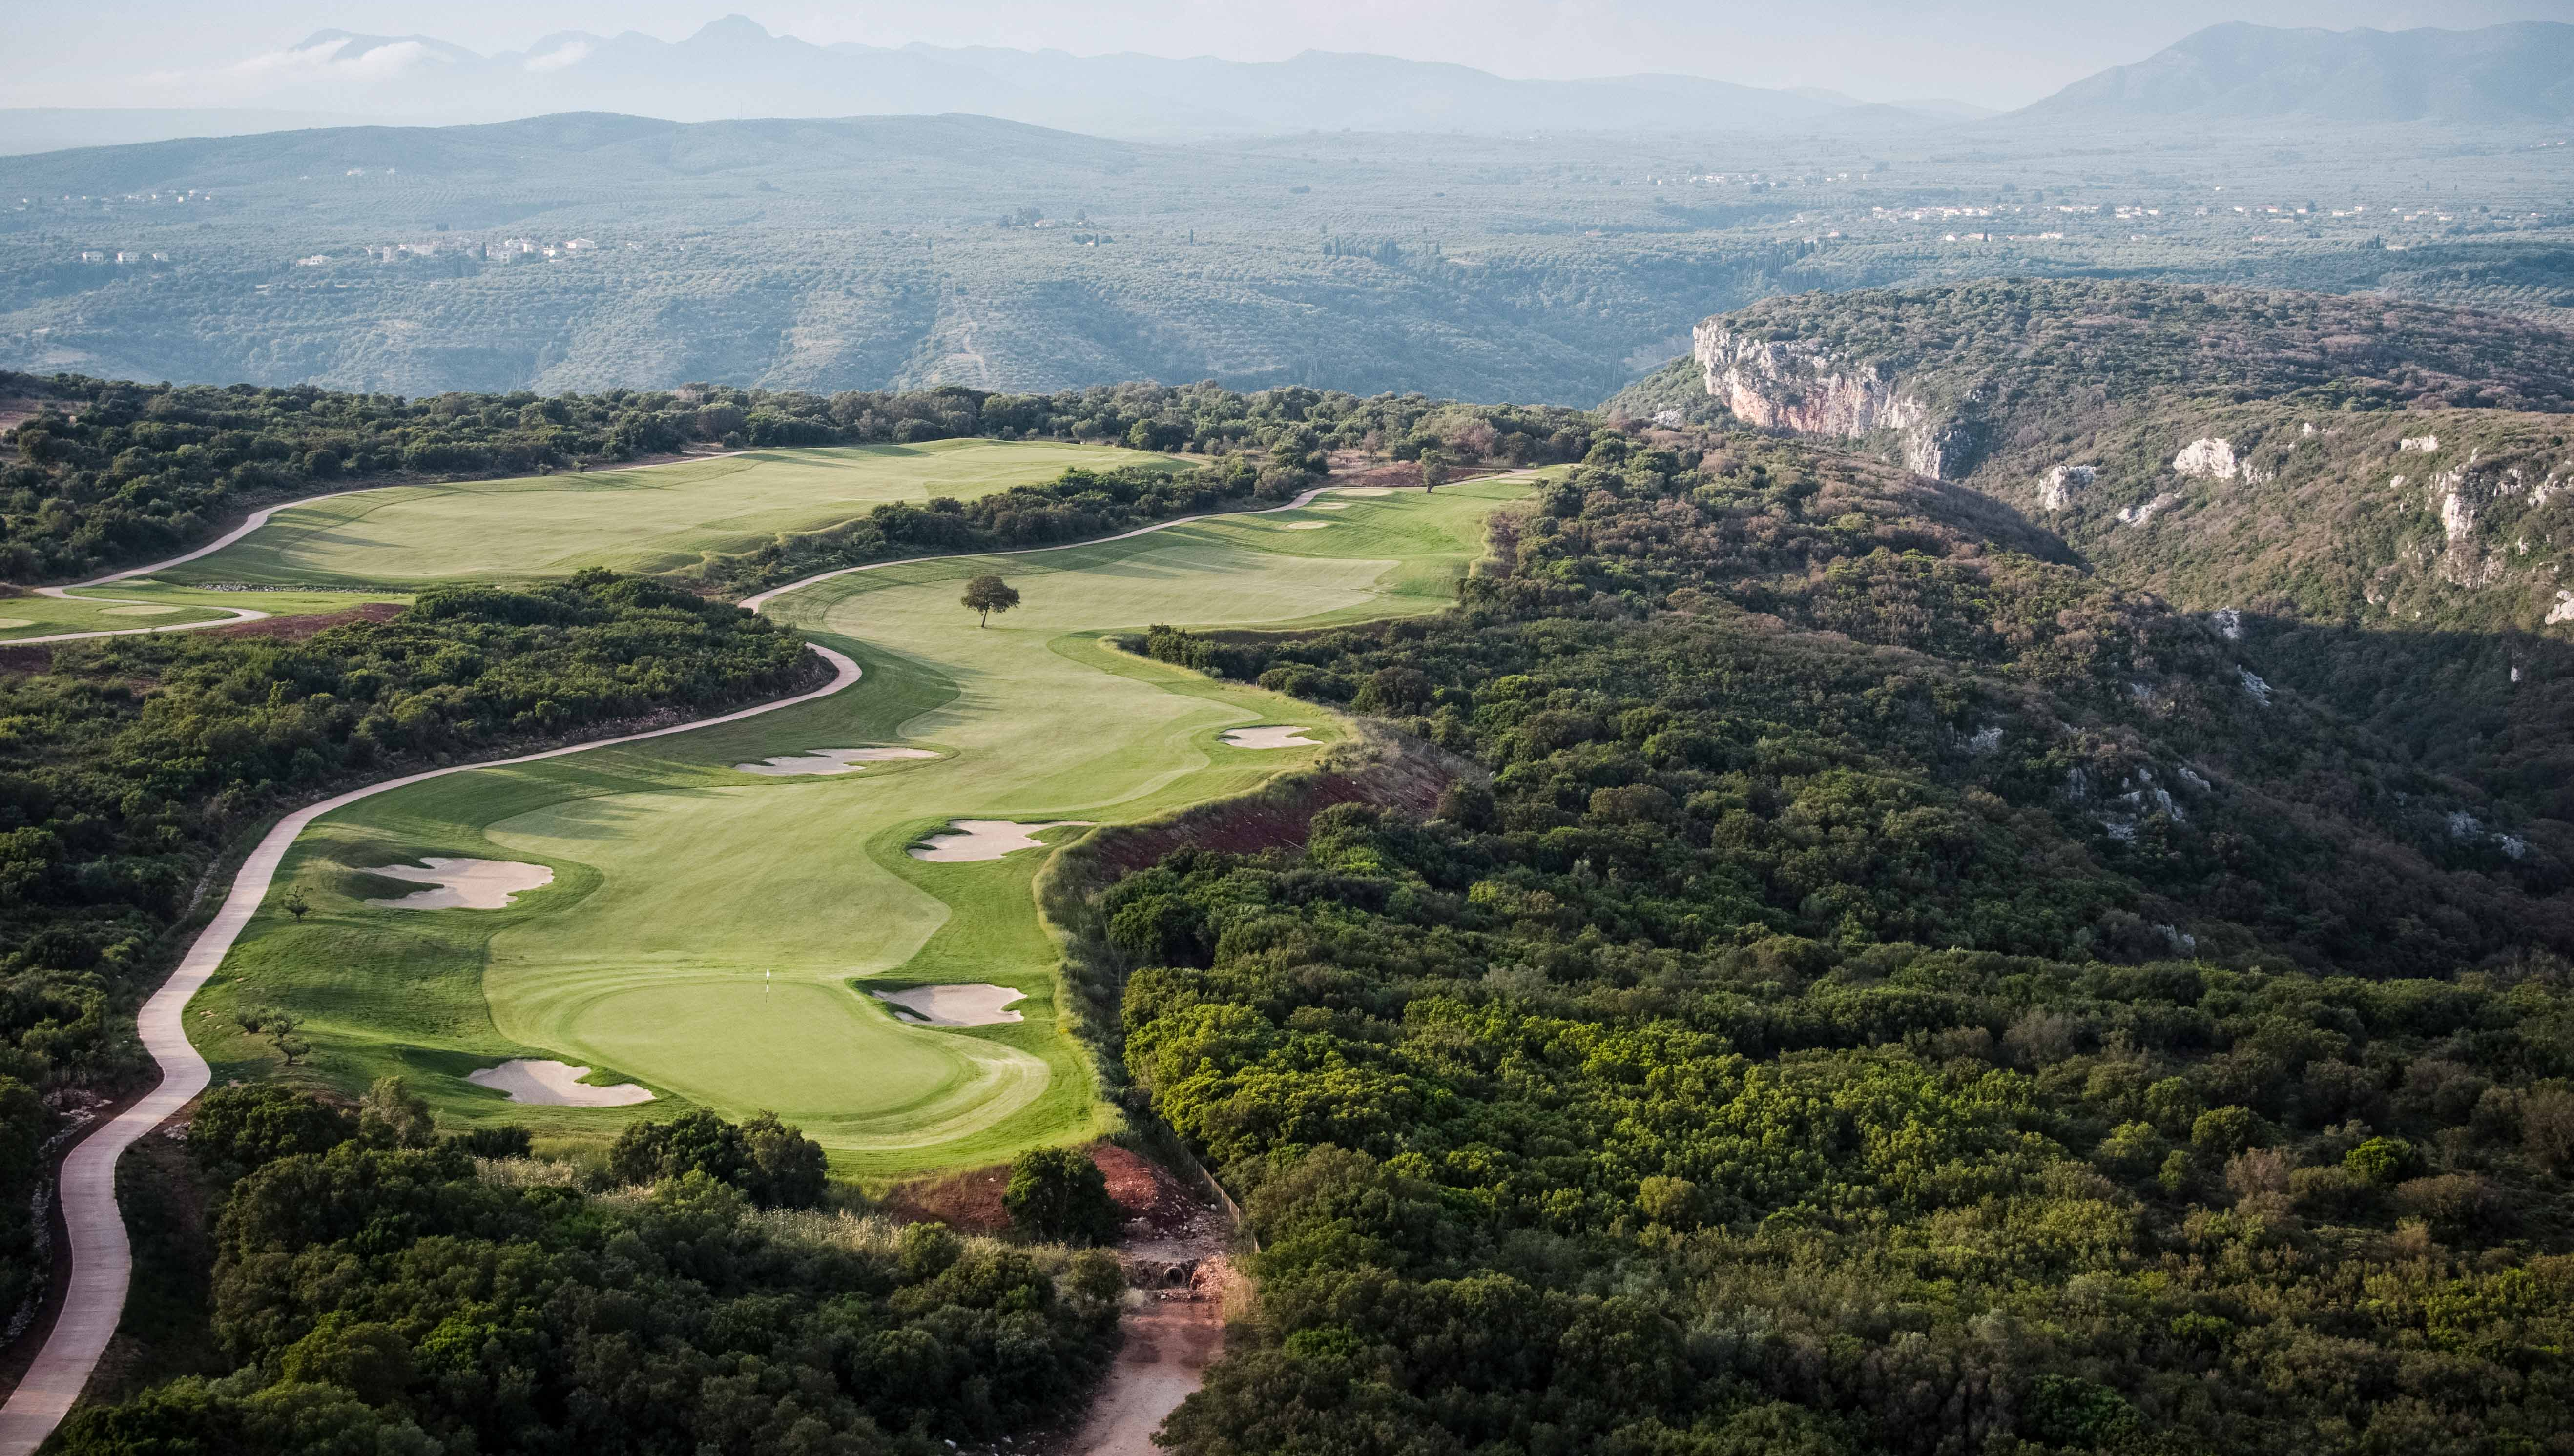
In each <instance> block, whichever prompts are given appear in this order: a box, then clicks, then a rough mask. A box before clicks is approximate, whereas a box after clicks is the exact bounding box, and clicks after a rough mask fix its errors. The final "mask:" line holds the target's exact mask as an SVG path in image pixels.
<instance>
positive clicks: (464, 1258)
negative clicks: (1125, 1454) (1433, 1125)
mask: <svg viewBox="0 0 2574 1456" xmlns="http://www.w3.org/2000/svg"><path fill="white" fill-rule="evenodd" d="M646 1144H650V1145H649V1146H647V1145H646ZM188 1147H189V1152H190V1154H191V1157H192V1159H193V1161H194V1162H195V1164H196V1168H197V1171H198V1174H199V1176H201V1177H202V1178H203V1179H204V1181H205V1184H206V1187H207V1192H208V1195H209V1196H210V1197H211V1198H212V1199H213V1201H214V1203H215V1206H216V1207H217V1209H218V1210H219V1211H218V1214H217V1217H216V1220H215V1224H214V1229H213V1236H212V1264H211V1268H210V1269H207V1270H206V1271H204V1272H205V1277H206V1279H207V1281H208V1285H209V1288H208V1291H207V1293H206V1295H205V1297H204V1305H203V1307H202V1308H201V1309H198V1310H195V1311H194V1315H195V1317H198V1318H202V1319H203V1321H204V1323H205V1324H206V1325H207V1326H208V1327H209V1328H208V1333H209V1334H210V1335H211V1337H212V1340H213V1343H214V1346H215V1358H214V1360H213V1361H212V1362H211V1363H213V1364H214V1365H215V1366H216V1367H217V1369H218V1370H220V1371H226V1372H229V1373H220V1374H215V1375H213V1376H212V1377H211V1378H209V1377H208V1376H203V1375H201V1376H192V1377H189V1378H183V1379H180V1380H177V1381H173V1382H170V1383H167V1384H163V1385H159V1386H157V1387H154V1388H152V1389H149V1390H146V1391H144V1392H143V1393H141V1394H139V1395H137V1396H135V1397H134V1398H133V1399H131V1400H128V1401H125V1402H122V1403H117V1404H108V1405H100V1406H92V1407H89V1408H86V1409H84V1410H82V1411H80V1412H79V1413H77V1414H75V1415H74V1416H73V1417H72V1418H71V1419H70V1420H69V1421H68V1422H66V1423H65V1425H64V1427H63V1429H62V1433H61V1435H60V1436H59V1437H58V1438H57V1439H56V1441H55V1443H54V1445H53V1447H52V1449H54V1450H57V1451H60V1452H63V1453H65V1456H134V1453H137V1452H144V1451H152V1452H165V1453H178V1452H186V1453H192V1456H343V1453H358V1452H365V1453H372V1456H395V1453H399V1456H434V1453H439V1452H457V1451H481V1452H495V1453H500V1452H532V1453H533V1452H555V1451H568V1450H581V1451H589V1452H596V1453H600V1456H663V1453H666V1456H696V1453H700V1452H709V1451H721V1452H734V1453H751V1452H777V1453H785V1456H876V1453H885V1456H891V1453H897V1452H899V1453H905V1456H927V1453H928V1452H931V1451H945V1450H947V1449H949V1447H948V1446H947V1445H945V1444H941V1441H942V1440H943V1441H946V1442H951V1443H952V1442H953V1441H954V1440H955V1439H956V1438H958V1437H963V1438H966V1439H969V1440H977V1441H983V1442H988V1441H991V1440H992V1439H994V1438H996V1437H999V1436H1001V1435H1002V1434H1004V1433H1005V1432H1009V1431H1013V1430H1020V1429H1024V1428H1025V1427H1027V1426H1028V1425H1029V1424H1031V1423H1033V1422H1035V1421H1038V1420H1042V1419H1044V1418H1046V1417H1048V1416H1051V1415H1052V1414H1054V1413H1055V1412H1056V1411H1057V1410H1058V1409H1060V1408H1061V1406H1062V1405H1063V1403H1064V1402H1066V1401H1067V1400H1070V1399H1073V1398H1074V1397H1076V1396H1077V1395H1078V1394H1079V1393H1080V1392H1081V1391H1082V1390H1083V1389H1085V1388H1086V1387H1087V1385H1088V1384H1089V1382H1090V1381H1091V1380H1092V1379H1093V1378H1095V1376H1096V1375H1097V1373H1098V1371H1099V1369H1100V1368H1101V1366H1102V1365H1103V1364H1104V1363H1105V1362H1106V1359H1107V1357H1108V1355H1109V1354H1110V1353H1111V1351H1112V1350H1113V1349H1114V1347H1115V1330H1116V1315H1117V1299H1118V1296H1119V1295H1120V1294H1122V1293H1123V1292H1124V1289H1125V1279H1124V1276H1123V1275H1122V1274H1121V1273H1120V1271H1119V1269H1118V1266H1117V1262H1116V1260H1115V1259H1114V1258H1112V1257H1110V1256H1108V1255H1106V1254H1102V1253H1096V1252H1088V1253H1076V1252H1072V1251H1070V1250H1067V1249H1063V1248H1060V1247H1054V1246H1047V1245H1035V1244H1016V1245H1005V1244H1001V1243H998V1242H995V1241H993V1240H990V1239H974V1240H970V1241H969V1240H965V1239H960V1238H958V1237H956V1236H955V1235H953V1234H951V1233H949V1232H948V1231H947V1230H946V1229H945V1228H943V1227H940V1226H938V1225H935V1224H914V1225H910V1226H908V1227H900V1228H898V1227H896V1226H894V1225H893V1224H891V1223H890V1222H888V1221H886V1220H883V1219H876V1218H860V1217H853V1216H850V1215H848V1214H845V1213H829V1212H818V1211H809V1205H810V1203H811V1202H812V1201H813V1199H812V1197H811V1194H812V1193H813V1192H815V1191H817V1190H818V1186H819V1181H820V1179H819V1172H820V1167H821V1148H820V1147H819V1146H817V1145H816V1144H814V1143H812V1142H811V1141H809V1140H807V1139H805V1138H804V1137H802V1136H801V1134H799V1133H798V1132H797V1131H796V1130H795V1129H794V1128H791V1127H782V1126H779V1125H777V1124H776V1122H775V1121H774V1119H754V1120H753V1121H752V1122H749V1123H744V1124H740V1125H738V1126H736V1125H735V1124H732V1123H728V1122H725V1121H723V1120H722V1119H721V1118H718V1117H715V1116H714V1115H713V1114H711V1113H707V1112H694V1113H689V1114H686V1115H684V1116H682V1117H680V1118H677V1119H675V1120H673V1121H668V1122H643V1123H636V1124H634V1125H633V1126H632V1127H630V1128H629V1130H628V1132H627V1134H626V1135H625V1136H624V1137H622V1138H621V1139H620V1141H619V1144H618V1146H617V1147H616V1148H614V1149H612V1150H611V1152H610V1153H609V1155H608V1163H609V1165H608V1166H604V1167H597V1168H585V1167H582V1166H577V1165H575V1164H571V1163H565V1162H551V1161H543V1160H538V1159H533V1158H530V1157H528V1156H527V1153H528V1150H529V1149H528V1137H527V1134H526V1133H525V1131H523V1130H521V1129H517V1128H509V1127H501V1128H487V1129H483V1130H481V1131H478V1132H475V1133H471V1134H466V1135H463V1136H449V1137H440V1136H437V1135H436V1134H434V1133H433V1132H432V1131H431V1130H430V1127H429V1110H428V1107H427V1105H426V1104H425V1103H422V1102H421V1101H419V1099H418V1098H417V1097H414V1096H411V1095H410V1094H409V1093H408V1092H406V1091H405V1090H404V1089H403V1087H402V1086H401V1084H400V1083H399V1082H398V1081H396V1080H392V1079H388V1080H387V1081H386V1082H384V1083H380V1084H378V1085H377V1087H376V1088H375V1089H374V1091H373V1092H370V1093H369V1094H368V1096H367V1098H366V1100H365V1102H364V1103H363V1104H362V1105H361V1107H360V1108H359V1109H358V1110H357V1112H356V1114H355V1115H352V1114H351V1113H350V1111H348V1110H347V1109H344V1108H339V1107H334V1106H330V1105H327V1104H324V1103H321V1102H317V1101H315V1100H313V1099H312V1098H310V1097H308V1096H306V1095H305V1094H303V1093H301V1092H290V1091H287V1090H284V1089H280V1088H274V1087H234V1088H224V1089H219V1090H217V1091H215V1092H210V1093H208V1094H207V1096H206V1097H205V1099H204V1100H203V1101H202V1102H201V1103H200V1104H199V1106H198V1108H197V1111H196V1113H195V1115H194V1117H193V1118H192V1120H191V1123H190V1128H189V1138H188ZM781 1169H800V1170H802V1171H803V1172H805V1173H807V1174H809V1175H808V1176H801V1177H799V1176H795V1175H792V1174H791V1173H790V1175H789V1176H787V1177H785V1178H782V1179H781V1178H780V1177H779V1176H777V1175H776V1174H777V1173H778V1171H779V1170H781ZM798 1185H801V1193H802V1194H803V1195H802V1196H797V1195H796V1194H795V1193H794V1192H790V1191H788V1189H789V1188H791V1187H796V1186H798ZM191 1232H193V1230H178V1231H176V1232H175V1234H174V1235H173V1237H174V1241H176V1240H183V1239H185V1238H186V1237H187V1236H188V1235H189V1234H190V1233H191ZM162 1333H163V1334H164V1335H165V1336H167V1335H171V1334H175V1333H176V1331H163V1332H162ZM933 1437H935V1438H939V1439H933Z"/></svg>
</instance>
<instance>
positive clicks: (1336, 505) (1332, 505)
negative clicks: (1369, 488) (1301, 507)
mask: <svg viewBox="0 0 2574 1456" xmlns="http://www.w3.org/2000/svg"><path fill="white" fill-rule="evenodd" d="M1305 508H1306V509H1307V510H1347V509H1349V508H1350V503H1349V502H1348V501H1346V500H1325V501H1319V502H1317V503H1315V504H1313V505H1309V506H1307V507H1305Z"/></svg>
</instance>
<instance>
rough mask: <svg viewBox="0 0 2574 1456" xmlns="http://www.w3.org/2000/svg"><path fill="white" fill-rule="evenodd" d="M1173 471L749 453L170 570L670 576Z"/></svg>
mask: <svg viewBox="0 0 2574 1456" xmlns="http://www.w3.org/2000/svg"><path fill="white" fill-rule="evenodd" d="M1152 463H1161V464H1167V465H1168V466H1169V467H1170V468H1172V469H1180V468H1183V465H1182V463H1181V462H1180V461H1178V460H1174V459H1172V458H1171V457H1169V456H1166V455H1155V454H1147V453H1145V452H1142V451H1139V450H1121V449H1111V448H1108V447H1106V446H1102V445H1081V444H1061V443H1056V442H1052V441H1023V442H1009V441H1002V440H989V439H949V440H935V441H930V442H926V443H922V444H909V445H855V446H847V447H841V448H831V449H793V450H783V449H781V450H757V451H752V452H750V453H746V454H738V455H726V456H721V457H717V458H710V459H705V460H690V461H684V462H681V463H677V464H668V465H654V466H650V467H648V468H640V469H631V470H594V471H592V472H591V473H589V474H587V475H574V474H554V475H543V476H531V477H527V478H522V479H516V480H469V481H461V482H458V483H455V484H448V485H404V486H395V487H391V488H388V489H384V490H369V491H364V492H361V493H357V494H351V495H343V496H339V497H336V498H333V499H329V500H322V501H317V502H315V503H313V504H311V505H305V506H298V507H296V508H295V509H292V510H282V511H279V512H278V513H277V514H276V515H275V516H274V517H272V518H271V519H270V521H269V523H268V525H267V526H265V527H264V528H262V529H260V530H258V531H255V532H253V533H252V534H251V535H249V536H247V537H245V538H243V539H242V540H241V541H239V542H237V543H235V544H234V545H232V546H229V547H227V548H225V549H224V550H221V551H217V552H215V553H214V554H213V555H210V556H204V557H200V558H199V559H197V560H195V561H191V562H189V563H188V564H186V565H185V566H181V567H176V568H173V569H172V571H171V572H169V573H168V576H169V579H171V580H176V581H198V582H226V583H233V582H253V583H267V582H277V583H291V582H326V581H339V582H351V583H364V584H367V585H378V586H411V587H420V586H427V585H431V584H434V583H437V582H443V581H530V580H536V579H539V578H544V577H554V576H565V575H569V574H571V573H572V572H574V571H578V570H580V569H582V568H583V567H586V566H609V567H615V568H617V569H619V570H626V571H669V570H674V569H677V568H679V567H683V566H687V565H690V564H693V563H694V562H696V561H698V560H700V559H702V558H703V557H704V556H706V555H709V554H717V555H720V554H729V553H733V552H739V551H745V550H749V549H751V548H753V547H756V546H758V545H760V544H762V543H764V542H767V541H769V540H772V539H774V538H775V537H777V536H778V535H780V534H782V533H792V532H797V531H811V530H819V529H821V528H823V527H826V526H832V525H837V524H839V523H841V522H843V521H847V520H851V519H854V518H856V517H858V516H862V515H864V514H866V513H867V512H868V511H869V510H872V509H873V508H875V507H876V506H878V505H881V504H883V503H885V502H887V501H897V500H901V501H923V500H929V499H932V498H934V497H937V496H942V495H944V496H953V497H955V498H956V499H959V500H965V499H971V498H973V497H974V496H978V495H987V494H990V493H991V492H992V491H995V490H1002V489H1007V488H1008V487H1010V486H1012V485H1030V484H1038V483H1041V482H1043V481H1047V480H1051V479H1053V478H1055V477H1056V476H1057V475H1060V474H1062V473H1063V471H1064V470H1065V469H1066V468H1067V467H1069V466H1073V465H1084V466H1090V467H1094V468H1106V467H1110V466H1116V465H1134V464H1152Z"/></svg>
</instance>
